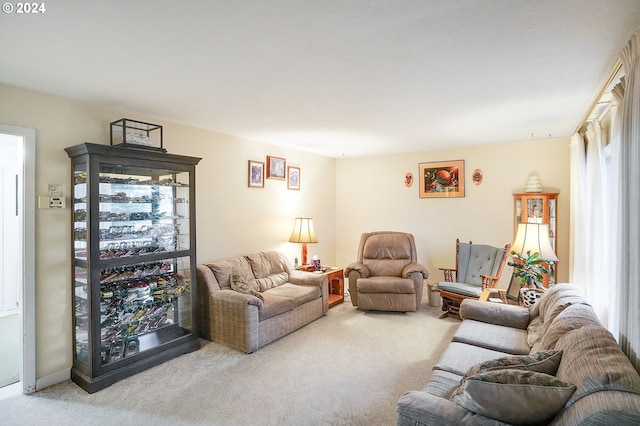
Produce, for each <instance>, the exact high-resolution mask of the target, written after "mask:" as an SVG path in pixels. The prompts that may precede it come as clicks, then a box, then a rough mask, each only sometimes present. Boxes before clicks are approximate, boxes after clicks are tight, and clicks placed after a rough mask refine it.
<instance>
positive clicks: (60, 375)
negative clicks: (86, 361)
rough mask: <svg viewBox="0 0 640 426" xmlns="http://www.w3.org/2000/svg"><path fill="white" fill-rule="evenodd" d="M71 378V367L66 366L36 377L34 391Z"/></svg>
mask: <svg viewBox="0 0 640 426" xmlns="http://www.w3.org/2000/svg"><path fill="white" fill-rule="evenodd" d="M70 378H71V369H70V368H66V369H64V370H62V371H58V372H57V373H53V374H49V375H48V376H44V377H38V378H36V391H39V390H42V389H45V388H48V387H49V386H53V385H57V384H58V383H62V382H64V381H66V380H69V379H70Z"/></svg>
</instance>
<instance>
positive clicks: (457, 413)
mask: <svg viewBox="0 0 640 426" xmlns="http://www.w3.org/2000/svg"><path fill="white" fill-rule="evenodd" d="M396 411H397V412H398V426H408V425H412V426H416V425H438V426H459V425H480V424H481V422H480V421H478V420H479V419H475V418H474V414H473V413H471V412H469V411H467V410H465V409H464V408H462V407H460V406H459V405H457V404H455V403H453V402H451V401H449V400H448V399H444V398H440V397H437V396H435V395H431V394H430V393H427V392H422V391H409V392H405V393H404V395H402V396H401V397H400V399H399V400H398V403H397V404H396ZM483 419H484V418H483Z"/></svg>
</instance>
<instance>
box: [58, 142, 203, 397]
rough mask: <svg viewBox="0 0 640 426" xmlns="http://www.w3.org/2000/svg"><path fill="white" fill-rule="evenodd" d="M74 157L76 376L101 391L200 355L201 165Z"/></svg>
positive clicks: (125, 153) (157, 158) (83, 152)
mask: <svg viewBox="0 0 640 426" xmlns="http://www.w3.org/2000/svg"><path fill="white" fill-rule="evenodd" d="M65 151H66V152H67V154H68V155H69V157H70V158H71V167H72V185H71V187H72V188H73V195H72V202H71V205H72V206H73V212H72V219H71V221H72V259H73V261H72V282H73V286H72V289H73V291H72V299H73V309H72V311H73V325H74V327H73V368H72V370H71V378H72V380H73V381H74V382H76V383H77V384H78V385H80V386H81V387H82V388H83V389H84V390H86V391H87V392H90V393H91V392H95V391H98V390H100V389H102V388H104V387H106V386H109V385H111V384H113V383H115V382H116V381H118V380H121V379H123V378H125V377H128V376H131V375H133V374H136V373H138V372H140V371H143V370H145V369H147V368H150V367H152V366H154V365H157V364H160V363H162V362H164V361H167V360H169V359H171V358H175V357H177V356H179V355H182V354H184V353H187V352H191V351H194V350H196V349H198V348H199V347H200V341H199V339H198V332H197V330H196V321H195V320H194V318H195V309H196V304H195V298H196V294H195V292H196V286H195V285H193V284H194V282H193V280H195V277H196V263H195V262H196V255H195V166H196V165H197V164H198V162H199V161H200V158H196V157H187V156H181V155H173V154H165V153H159V152H156V151H150V150H145V149H144V148H140V149H135V148H121V147H113V146H109V145H98V144H91V143H83V144H80V145H75V146H72V147H69V148H66V149H65Z"/></svg>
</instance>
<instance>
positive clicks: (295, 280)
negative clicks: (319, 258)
mask: <svg viewBox="0 0 640 426" xmlns="http://www.w3.org/2000/svg"><path fill="white" fill-rule="evenodd" d="M289 282H290V283H291V284H297V285H311V286H316V287H320V291H321V293H322V314H323V315H324V314H326V313H327V312H329V284H328V281H327V276H326V275H325V274H317V273H314V272H305V271H296V270H293V271H291V273H290V274H289Z"/></svg>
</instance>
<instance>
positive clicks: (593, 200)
mask: <svg viewBox="0 0 640 426" xmlns="http://www.w3.org/2000/svg"><path fill="white" fill-rule="evenodd" d="M585 145H586V150H585ZM610 186H611V182H609V179H608V173H607V167H606V154H605V150H604V144H603V142H602V134H601V127H600V123H598V122H597V121H595V122H589V123H587V129H586V132H585V135H584V137H581V136H580V135H575V136H574V137H573V139H572V142H571V210H572V217H571V220H572V223H573V226H574V229H573V232H574V234H573V235H574V243H573V245H574V251H573V256H572V259H573V267H572V273H571V282H573V283H574V284H576V285H578V286H579V287H581V288H582V289H583V290H584V292H585V295H586V297H587V299H588V300H589V303H590V304H591V305H592V306H593V308H594V310H595V312H596V314H597V315H598V318H600V321H602V323H603V325H605V327H606V326H607V325H608V323H609V311H610V307H609V300H608V299H609V297H608V296H609V295H610V287H611V286H613V281H614V280H612V279H611V278H612V277H611V266H610V264H611V262H612V261H613V259H611V258H610V256H609V254H610V253H609V251H608V250H607V249H606V248H607V247H609V245H610V241H609V238H610V234H611V231H610V230H611V225H612V221H611V217H612V216H613V215H612V214H611V204H610V200H609V197H608V194H609V192H610Z"/></svg>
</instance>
